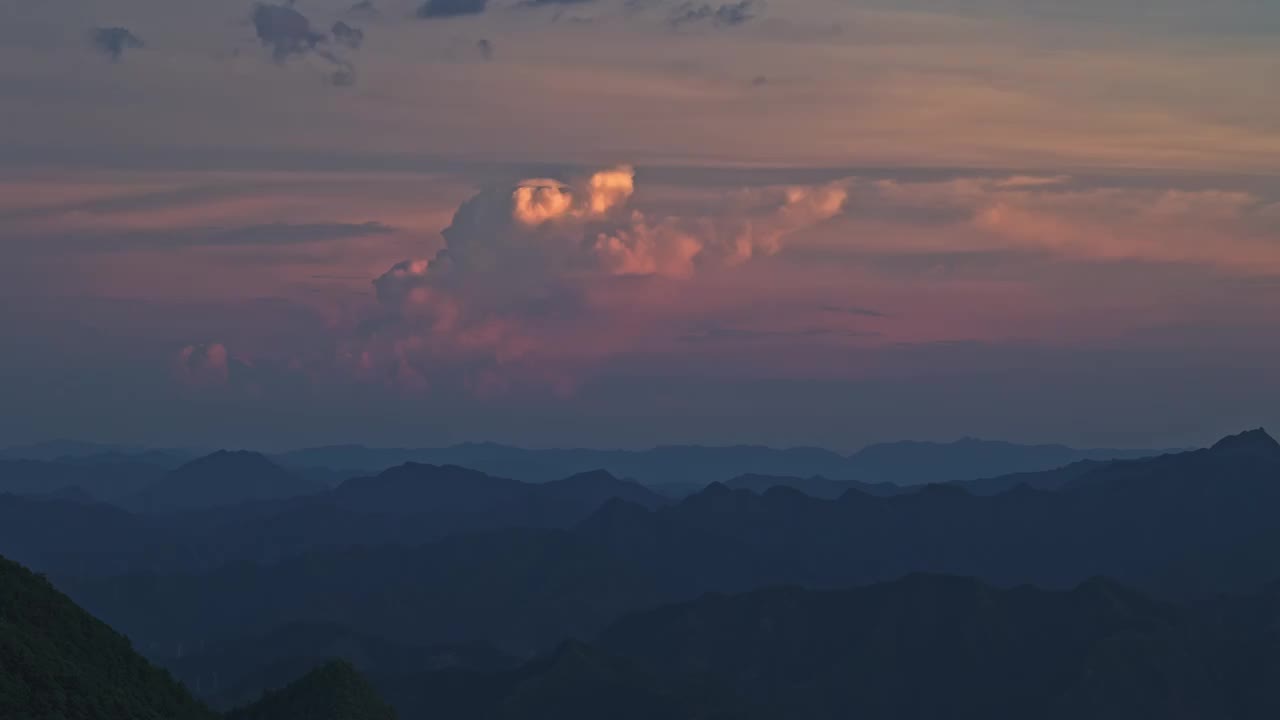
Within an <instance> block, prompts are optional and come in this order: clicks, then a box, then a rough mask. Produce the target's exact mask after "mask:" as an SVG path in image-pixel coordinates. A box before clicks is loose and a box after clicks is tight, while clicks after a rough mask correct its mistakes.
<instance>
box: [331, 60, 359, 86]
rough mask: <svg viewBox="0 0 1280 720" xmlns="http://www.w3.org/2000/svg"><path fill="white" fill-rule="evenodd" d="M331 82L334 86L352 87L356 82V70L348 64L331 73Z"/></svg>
mask: <svg viewBox="0 0 1280 720" xmlns="http://www.w3.org/2000/svg"><path fill="white" fill-rule="evenodd" d="M328 80H329V84H330V85H332V86H334V87H351V86H352V85H355V84H356V70H355V68H354V67H351V66H350V65H348V66H347V67H343V68H339V69H337V70H334V71H333V72H331V73H329V78H328Z"/></svg>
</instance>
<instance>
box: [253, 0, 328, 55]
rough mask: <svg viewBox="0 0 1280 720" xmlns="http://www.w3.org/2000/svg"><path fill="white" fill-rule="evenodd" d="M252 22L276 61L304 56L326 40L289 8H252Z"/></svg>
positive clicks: (296, 12) (266, 5)
mask: <svg viewBox="0 0 1280 720" xmlns="http://www.w3.org/2000/svg"><path fill="white" fill-rule="evenodd" d="M252 20H253V29H254V31H255V32H256V33H257V34H258V40H259V41H260V42H261V43H262V44H263V45H264V46H265V47H268V48H270V49H271V55H272V57H274V58H275V59H276V61H277V62H284V61H285V60H287V59H288V58H289V57H291V56H294V55H305V54H306V53H308V52H310V51H312V50H314V49H315V48H316V46H317V45H319V44H320V43H322V42H324V41H325V36H324V34H322V33H318V32H316V31H315V30H314V29H313V28H312V27H311V21H310V20H308V19H307V17H306V16H305V15H303V14H302V13H300V12H298V11H297V10H295V9H294V8H293V7H291V6H289V5H269V4H267V3H258V4H257V5H255V6H254V8H253V16H252Z"/></svg>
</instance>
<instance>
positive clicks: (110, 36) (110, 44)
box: [89, 27, 143, 62]
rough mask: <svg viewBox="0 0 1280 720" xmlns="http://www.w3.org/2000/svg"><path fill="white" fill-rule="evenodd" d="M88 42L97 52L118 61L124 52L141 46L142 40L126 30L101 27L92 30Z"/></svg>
mask: <svg viewBox="0 0 1280 720" xmlns="http://www.w3.org/2000/svg"><path fill="white" fill-rule="evenodd" d="M89 42H90V43H92V44H93V48H94V49H95V50H97V51H98V52H100V53H102V54H104V55H106V56H107V57H109V58H111V60H112V61H113V62H114V61H118V60H119V59H120V57H121V56H122V55H124V53H125V51H126V50H137V49H139V48H141V47H142V46H143V43H142V40H141V39H140V38H139V37H138V36H137V35H134V34H133V33H132V32H131V31H130V30H129V29H128V28H122V27H102V28H94V29H93V30H92V31H91V32H90V33H89Z"/></svg>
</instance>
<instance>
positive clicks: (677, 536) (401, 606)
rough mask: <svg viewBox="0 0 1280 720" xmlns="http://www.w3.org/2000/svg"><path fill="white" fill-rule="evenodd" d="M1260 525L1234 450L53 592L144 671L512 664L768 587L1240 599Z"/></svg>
mask: <svg viewBox="0 0 1280 720" xmlns="http://www.w3.org/2000/svg"><path fill="white" fill-rule="evenodd" d="M1263 438H1265V439H1266V441H1267V442H1264V441H1263ZM1278 513H1280V449H1277V448H1275V447H1274V444H1273V443H1271V442H1270V439H1269V438H1266V436H1265V435H1263V436H1261V437H1251V436H1244V437H1243V439H1242V440H1233V441H1229V442H1225V441H1224V443H1222V444H1220V445H1218V446H1215V447H1214V448H1212V449H1207V450H1199V451H1194V452H1190V453H1183V454H1178V455H1170V456H1164V457H1160V458H1154V459H1150V460H1139V461H1124V462H1116V463H1110V464H1107V465H1103V466H1099V467H1098V468H1096V469H1094V470H1092V471H1091V472H1089V473H1087V474H1085V475H1082V476H1081V477H1079V478H1077V479H1076V481H1075V482H1073V483H1072V484H1070V485H1069V486H1068V487H1065V488H1064V489H1063V490H1061V491H1057V492H1047V491H1038V490H1033V489H1031V488H1029V487H1028V486H1026V485H1023V486H1019V487H1017V488H1015V489H1013V490H1011V491H1009V492H1006V493H1003V494H1000V495H995V496H974V495H971V494H969V493H968V492H966V491H965V490H964V489H962V488H959V487H954V486H930V487H927V488H925V489H923V490H921V491H919V492H915V493H911V494H905V495H899V496H894V497H872V496H869V495H865V494H863V493H859V492H856V491H850V492H847V493H846V494H845V495H843V496H842V497H841V498H839V499H837V500H820V499H815V498H811V497H808V496H806V495H803V494H802V493H799V492H797V491H794V490H788V489H781V488H775V489H771V490H769V491H767V492H766V493H764V494H763V495H758V494H755V493H752V492H749V491H746V490H731V489H729V488H727V487H725V486H723V485H712V486H711V487H709V488H708V489H706V490H705V491H703V492H701V493H699V494H697V495H694V496H692V497H690V498H688V499H686V500H684V501H682V502H680V503H678V504H676V505H671V506H666V507H660V508H657V509H647V508H645V507H642V506H640V505H637V504H634V503H628V502H625V501H621V500H614V501H611V502H609V503H608V504H606V505H605V506H604V507H602V508H600V509H599V510H598V511H597V512H595V513H593V514H591V515H590V516H589V517H587V518H586V519H585V520H583V521H582V522H580V523H578V524H577V525H576V526H574V527H572V528H570V529H556V528H545V529H538V528H529V527H525V528H516V527H513V528H507V529H496V530H493V531H490V532H483V533H478V534H470V533H459V534H455V535H453V536H451V537H449V538H447V539H442V540H439V541H436V542H430V543H427V544H425V545H396V546H385V545H378V544H375V543H368V544H364V545H361V546H359V547H357V546H356V543H357V542H358V541H355V540H352V541H350V542H349V546H346V547H331V548H327V549H326V548H320V549H314V550H311V551H307V552H305V553H304V554H302V555H299V556H296V557H288V558H285V559H283V560H281V561H279V562H274V563H267V564H235V565H230V566H226V567H221V568H218V569H213V570H208V571H201V572H195V573H170V572H164V573H145V574H137V573H134V574H124V575H118V576H113V577H107V578H99V579H93V578H88V577H77V576H75V573H68V574H66V579H65V583H66V587H67V588H68V589H69V590H71V591H72V593H73V595H74V596H75V597H77V598H78V599H80V600H82V601H83V602H84V603H85V604H86V605H87V606H88V607H89V608H90V609H92V610H93V611H94V612H97V613H99V614H100V615H101V616H102V617H104V618H106V619H108V620H109V621H110V622H112V623H113V624H114V625H116V626H117V627H120V628H122V629H124V630H126V631H127V632H128V633H129V634H130V635H131V636H132V637H134V638H135V640H137V641H139V642H140V643H142V644H143V646H144V647H145V648H147V649H148V652H153V653H156V654H158V655H164V654H173V653H174V652H176V648H178V647H179V646H182V647H195V646H197V645H198V644H199V643H200V642H202V641H205V640H207V639H208V638H211V637H220V636H222V635H224V634H225V633H228V632H232V631H239V632H266V631H267V630H269V629H270V628H272V627H275V626H278V625H281V624H285V623H287V622H292V621H308V622H325V623H338V624H341V625H344V626H347V627H350V628H351V629H353V630H355V631H358V632H361V633H366V634H372V635H382V636H387V637H394V638H398V639H402V640H404V641H407V642H412V643H417V644H458V643H461V644H469V643H482V644H488V645H492V646H495V647H497V648H500V649H502V650H505V651H507V652H511V653H513V654H517V655H521V654H526V653H529V652H534V651H539V650H545V649H547V648H549V647H551V646H553V645H554V644H555V643H557V642H559V641H560V640H561V639H562V638H564V637H565V636H568V635H577V636H580V637H589V636H591V635H592V634H593V633H594V632H596V631H598V630H599V629H600V628H601V627H603V626H604V624H605V623H607V622H608V621H609V620H611V619H613V618H614V617H616V616H618V615H619V614H622V613H625V612H630V611H634V610H638V609H642V608H645V607H651V606H653V605H656V604H661V603H666V602H676V601H681V600H688V599H692V598H696V597H698V596H699V595H700V594H702V593H704V592H709V591H720V592H739V591H746V590H752V589H755V588H759V587H762V586H767V585H773V584H798V585H804V586H810V587H840V586H848V585H854V584H862V583H867V582H876V581H881V580H889V579H893V578H896V577H900V576H902V575H904V574H908V573H912V572H921V571H924V572H935V573H945V574H956V575H967V576H974V577H978V578H982V579H985V580H987V581H990V582H995V583H999V584H1017V583H1034V584H1037V585H1041V586H1045V587H1069V586H1072V585H1074V584H1076V583H1078V582H1081V581H1082V580H1084V579H1087V578H1089V577H1093V576H1095V575H1106V576H1109V577H1114V578H1117V579H1120V580H1122V581H1124V582H1128V583H1133V584H1137V585H1139V586H1142V587H1147V588H1156V589H1160V590H1161V591H1163V592H1165V593H1167V594H1168V595H1169V596H1173V597H1181V596H1184V595H1193V594H1195V595H1198V594H1204V593H1211V592H1213V591H1216V590H1220V589H1248V588H1250V587H1252V586H1255V585H1256V584H1257V583H1259V582H1263V581H1267V580H1271V579H1274V578H1280V554H1268V553H1266V552H1262V551H1253V552H1252V553H1251V554H1249V555H1248V556H1249V557H1255V558H1256V561H1254V562H1252V563H1251V564H1250V565H1248V566H1247V567H1240V566H1239V565H1238V563H1235V562H1234V561H1233V558H1235V557H1238V556H1239V554H1240V553H1242V552H1243V550H1242V548H1249V547H1253V546H1256V545H1258V544H1262V545H1263V546H1264V547H1267V546H1268V545H1267V544H1268V543H1271V545H1269V546H1270V547H1274V542H1273V540H1274V538H1275V537H1276V532H1275V518H1276V517H1278V516H1280V514H1278ZM461 516H462V517H467V515H466V514H465V513H463V514H461ZM376 517H378V518H382V519H384V520H386V519H389V518H394V517H396V516H394V515H385V516H384V515H379V516H376ZM409 517H410V518H413V517H416V516H409ZM388 526H389V527H392V528H395V527H398V526H396V525H395V524H394V523H388ZM262 527H266V528H270V525H264V526H262ZM285 527H289V526H285ZM356 528H357V526H352V528H348V529H347V530H343V529H342V528H341V527H336V526H335V531H334V532H335V533H337V534H339V535H342V536H343V537H347V538H353V537H355V536H354V535H344V534H343V533H345V532H348V530H350V531H354V529H356ZM287 532H292V529H289V530H288V531H287ZM269 537H272V539H275V538H276V536H269ZM377 537H385V536H377ZM276 542H277V543H279V544H284V543H285V542H286V539H278V540H276ZM317 597H320V598H323V602H316V598H317Z"/></svg>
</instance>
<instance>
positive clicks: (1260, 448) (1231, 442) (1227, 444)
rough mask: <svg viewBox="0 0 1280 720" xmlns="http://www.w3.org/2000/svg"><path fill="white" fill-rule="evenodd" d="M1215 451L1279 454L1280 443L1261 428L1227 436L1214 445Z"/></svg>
mask: <svg viewBox="0 0 1280 720" xmlns="http://www.w3.org/2000/svg"><path fill="white" fill-rule="evenodd" d="M1212 449H1213V450H1215V451H1219V452H1221V451H1230V452H1263V453H1280V443H1278V442H1276V440H1275V438H1273V437H1271V436H1270V435H1268V434H1267V431H1266V430H1264V429H1262V428H1257V429H1256V430H1247V431H1245V432H1242V433H1240V434H1238V435H1228V436H1227V437H1225V438H1222V439H1221V440H1219V441H1218V442H1216V443H1214V445H1213V448H1212Z"/></svg>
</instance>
